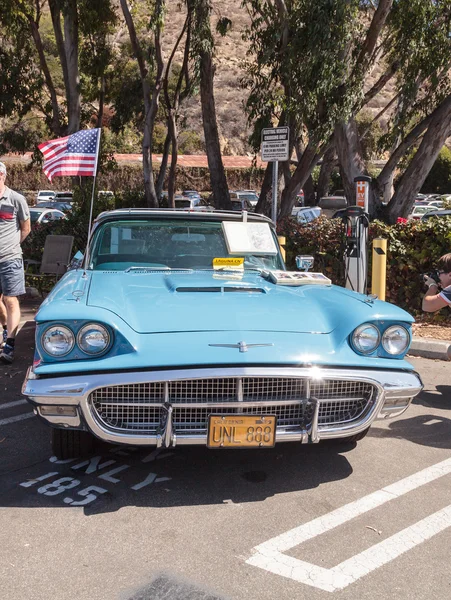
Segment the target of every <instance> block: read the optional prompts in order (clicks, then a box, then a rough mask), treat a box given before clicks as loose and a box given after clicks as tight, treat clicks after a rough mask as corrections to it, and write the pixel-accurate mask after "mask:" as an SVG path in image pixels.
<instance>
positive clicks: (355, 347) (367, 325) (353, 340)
mask: <svg viewBox="0 0 451 600" xmlns="http://www.w3.org/2000/svg"><path fill="white" fill-rule="evenodd" d="M365 329H370V330H372V331H374V332H375V334H376V337H375V340H376V341H375V343H374V344H373V346H372V347H371V348H368V349H362V348H361V347H360V346H359V344H358V342H356V337H357V335H359V334H360V333H361V332H362V331H364V330H365ZM380 342H381V332H380V331H379V329H378V328H377V327H376V325H373V324H372V323H362V325H359V326H358V327H356V328H355V329H354V331H353V332H352V335H351V344H352V348H353V350H354V351H355V352H357V353H358V354H362V355H364V356H366V355H368V354H373V353H374V352H376V350H377V348H378V347H379V344H380Z"/></svg>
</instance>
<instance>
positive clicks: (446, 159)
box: [421, 146, 451, 194]
mask: <svg viewBox="0 0 451 600" xmlns="http://www.w3.org/2000/svg"><path fill="white" fill-rule="evenodd" d="M423 190H424V191H425V192H426V193H436V194H447V193H451V150H450V149H449V148H447V147H446V146H444V147H443V148H442V149H441V151H440V154H439V156H438V158H437V160H436V161H435V163H434V165H433V167H432V169H431V170H430V171H429V175H428V176H427V177H426V179H425V182H424V184H423V187H422V190H421V191H423Z"/></svg>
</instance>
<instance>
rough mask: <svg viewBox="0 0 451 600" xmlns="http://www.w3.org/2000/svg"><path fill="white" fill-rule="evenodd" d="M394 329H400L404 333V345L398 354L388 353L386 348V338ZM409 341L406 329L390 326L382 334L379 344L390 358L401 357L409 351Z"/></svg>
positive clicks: (399, 326) (401, 326)
mask: <svg viewBox="0 0 451 600" xmlns="http://www.w3.org/2000/svg"><path fill="white" fill-rule="evenodd" d="M394 329H401V330H402V331H403V332H404V333H405V344H404V346H403V348H402V349H401V350H400V351H398V352H390V350H389V349H388V347H387V343H388V342H387V336H388V335H390V333H391V332H392V331H393V330H394ZM410 341H411V340H410V333H409V331H408V329H406V328H405V327H404V326H403V325H390V327H387V329H386V330H385V331H384V333H383V334H382V340H381V343H382V348H383V349H384V352H386V353H387V354H389V355H390V356H401V355H403V354H405V353H406V352H407V350H408V349H409V345H410Z"/></svg>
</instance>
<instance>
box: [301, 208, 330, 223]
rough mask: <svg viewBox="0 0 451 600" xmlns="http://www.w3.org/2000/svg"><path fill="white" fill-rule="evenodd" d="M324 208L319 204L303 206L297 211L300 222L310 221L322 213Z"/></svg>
mask: <svg viewBox="0 0 451 600" xmlns="http://www.w3.org/2000/svg"><path fill="white" fill-rule="evenodd" d="M322 212H323V211H322V209H321V208H320V207H319V206H302V207H301V208H300V209H299V210H298V212H297V213H296V219H297V222H298V223H310V221H314V220H315V219H317V218H318V217H320V216H321V214H322Z"/></svg>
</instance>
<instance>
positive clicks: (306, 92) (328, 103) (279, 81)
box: [243, 0, 362, 148]
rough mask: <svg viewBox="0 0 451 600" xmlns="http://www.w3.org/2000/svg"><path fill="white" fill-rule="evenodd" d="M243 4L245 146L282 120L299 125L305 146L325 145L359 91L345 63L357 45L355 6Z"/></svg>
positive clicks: (296, 1)
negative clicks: (249, 131) (248, 136)
mask: <svg viewBox="0 0 451 600" xmlns="http://www.w3.org/2000/svg"><path fill="white" fill-rule="evenodd" d="M244 4H245V5H246V7H247V9H248V11H249V13H250V16H251V25H250V27H249V29H248V31H247V34H246V37H247V39H248V41H249V43H250V49H249V53H248V56H249V60H248V62H247V64H246V70H247V76H246V78H245V79H244V80H243V85H244V87H246V88H247V89H248V90H249V97H248V100H247V103H246V110H247V113H248V116H249V120H250V122H252V123H254V135H253V137H252V140H251V142H252V143H253V144H254V147H255V148H256V147H257V145H258V144H259V137H260V131H261V128H262V127H264V126H268V125H270V124H271V122H272V121H273V119H274V118H276V119H279V118H280V117H281V115H282V114H283V115H284V116H285V121H287V120H288V119H289V118H290V117H291V118H292V119H294V120H295V121H296V122H297V123H303V124H304V125H305V126H306V127H307V129H308V132H309V138H310V139H311V140H314V141H315V142H316V143H320V142H323V141H325V140H326V139H327V138H328V137H329V135H330V134H331V133H332V131H333V128H334V126H335V124H336V123H337V122H338V121H341V120H344V121H345V120H347V118H348V117H349V116H350V114H351V108H352V106H353V105H354V104H355V101H356V99H357V93H358V92H359V91H360V88H361V85H362V76H361V75H359V76H357V74H356V75H355V77H354V78H353V79H351V78H349V77H348V69H349V65H348V62H347V60H345V57H348V56H349V52H350V48H351V50H352V51H353V49H354V46H353V44H355V47H358V43H359V41H360V40H361V25H360V21H359V19H358V16H359V13H358V9H359V4H360V3H359V2H358V1H357V0H350V1H348V2H342V0H316V1H315V2H312V1H310V0H293V1H292V2H290V3H286V4H285V9H284V11H281V10H279V7H278V5H277V4H278V3H276V2H269V1H266V0H245V2H244ZM351 53H352V52H351ZM345 82H346V87H345ZM345 92H346V93H345Z"/></svg>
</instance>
